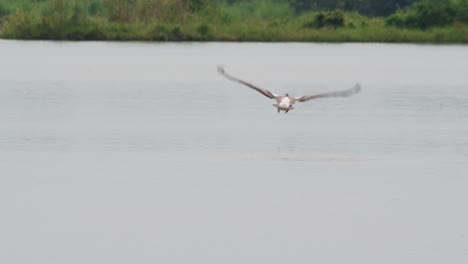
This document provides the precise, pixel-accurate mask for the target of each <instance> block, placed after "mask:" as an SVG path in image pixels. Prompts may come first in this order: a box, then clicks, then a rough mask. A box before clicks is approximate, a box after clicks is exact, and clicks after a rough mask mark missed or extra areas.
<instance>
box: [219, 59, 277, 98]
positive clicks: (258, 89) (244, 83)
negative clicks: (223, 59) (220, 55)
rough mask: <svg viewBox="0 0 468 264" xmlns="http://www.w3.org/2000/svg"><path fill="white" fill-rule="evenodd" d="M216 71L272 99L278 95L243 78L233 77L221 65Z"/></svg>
mask: <svg viewBox="0 0 468 264" xmlns="http://www.w3.org/2000/svg"><path fill="white" fill-rule="evenodd" d="M218 72H219V74H221V75H223V76H224V77H226V78H228V79H229V80H231V81H235V82H238V83H242V84H243V85H246V86H248V87H250V88H252V89H254V90H256V91H257V92H259V93H261V94H263V95H264V96H266V97H268V98H271V99H274V98H276V97H277V96H278V95H277V94H274V93H272V92H270V91H268V90H266V89H262V88H260V87H257V86H255V85H253V84H251V83H248V82H245V81H243V80H240V79H237V78H236V77H233V76H231V75H229V74H227V73H226V72H225V71H224V69H223V67H222V66H218Z"/></svg>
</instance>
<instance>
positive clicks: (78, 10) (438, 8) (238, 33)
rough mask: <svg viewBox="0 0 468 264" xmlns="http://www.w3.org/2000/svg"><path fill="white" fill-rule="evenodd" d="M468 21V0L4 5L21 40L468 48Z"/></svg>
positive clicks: (47, 0) (66, 0) (4, 29)
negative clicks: (438, 44)
mask: <svg viewBox="0 0 468 264" xmlns="http://www.w3.org/2000/svg"><path fill="white" fill-rule="evenodd" d="M387 14H390V15H389V16H388V17H387V18H386V19H385V18H383V17H381V16H386V15H387ZM467 23H468V0H422V1H418V2H415V1H414V0H385V1H383V0H0V36H1V37H3V38H17V39H75V40H88V39H92V40H175V41H177V40H203V41H206V40H208V41H211V40H217V41H219V40H222V41H245V40H248V41H340V42H341V41H373V42H375V41H378V42H408V41H412V42H448V43H454V42H458V43H460V42H461V43H468V28H467V27H465V26H464V25H465V24H467Z"/></svg>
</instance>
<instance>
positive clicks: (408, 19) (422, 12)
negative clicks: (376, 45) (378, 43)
mask: <svg viewBox="0 0 468 264" xmlns="http://www.w3.org/2000/svg"><path fill="white" fill-rule="evenodd" d="M455 21H458V22H462V23H468V0H451V1H431V0H425V1H421V2H416V3H414V4H413V5H412V6H411V7H410V8H409V9H407V10H405V11H401V10H399V11H397V12H396V13H395V14H393V15H391V16H389V17H388V18H387V19H386V20H385V24H386V25H387V26H396V27H408V28H420V29H429V28H433V27H444V26H448V25H450V24H453V23H454V22H455Z"/></svg>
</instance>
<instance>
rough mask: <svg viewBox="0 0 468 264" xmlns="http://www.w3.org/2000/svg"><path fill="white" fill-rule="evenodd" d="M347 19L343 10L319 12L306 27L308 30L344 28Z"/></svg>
mask: <svg viewBox="0 0 468 264" xmlns="http://www.w3.org/2000/svg"><path fill="white" fill-rule="evenodd" d="M344 25H345V18H344V13H343V11H341V10H335V11H330V12H319V13H318V14H316V15H315V17H314V19H313V20H312V21H309V22H306V23H305V24H304V27H306V28H324V27H333V28H338V27H344Z"/></svg>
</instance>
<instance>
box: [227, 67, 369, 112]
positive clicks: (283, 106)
mask: <svg viewBox="0 0 468 264" xmlns="http://www.w3.org/2000/svg"><path fill="white" fill-rule="evenodd" d="M218 72H219V74H221V75H223V76H224V77H226V78H227V79H229V80H231V81H234V82H238V83H241V84H243V85H245V86H248V87H250V88H252V89H254V90H255V91H257V92H259V93H261V94H263V95H264V96H266V97H268V98H270V99H275V100H276V102H277V103H276V104H273V106H274V107H276V109H278V113H280V112H281V111H284V112H285V113H287V112H289V111H290V110H292V109H294V107H293V105H294V103H295V102H306V101H309V100H312V99H318V98H326V97H348V96H351V95H353V94H356V93H359V92H360V91H361V85H360V84H359V83H358V84H356V85H354V87H353V88H351V89H348V90H343V91H337V92H331V93H322V94H315V95H304V96H299V97H291V96H289V95H288V94H285V95H277V94H275V93H272V92H270V91H268V90H266V89H263V88H260V87H258V86H255V85H253V84H251V83H248V82H246V81H243V80H241V79H238V78H236V77H234V76H232V75H229V74H227V73H226V71H225V70H224V68H223V67H222V66H218Z"/></svg>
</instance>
